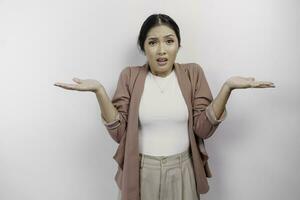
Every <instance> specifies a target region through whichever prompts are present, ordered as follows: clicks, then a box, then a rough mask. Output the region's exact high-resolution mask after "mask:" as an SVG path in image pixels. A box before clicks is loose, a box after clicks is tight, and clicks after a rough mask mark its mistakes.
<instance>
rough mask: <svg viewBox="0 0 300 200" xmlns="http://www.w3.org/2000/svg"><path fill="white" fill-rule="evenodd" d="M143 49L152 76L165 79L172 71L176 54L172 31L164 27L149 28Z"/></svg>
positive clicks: (174, 35) (175, 40) (175, 41)
mask: <svg viewBox="0 0 300 200" xmlns="http://www.w3.org/2000/svg"><path fill="white" fill-rule="evenodd" d="M144 49H145V54H146V56H147V59H148V63H149V65H150V69H151V72H152V73H153V74H154V75H157V76H161V77H165V76H167V75H168V74H169V73H170V72H171V71H172V69H173V64H174V62H175V59H176V55H177V52H178V39H177V37H176V34H175V32H174V31H173V29H171V28H169V27H168V26H166V25H159V26H155V27H153V28H151V29H150V30H149V32H148V34H147V37H146V40H145V42H144Z"/></svg>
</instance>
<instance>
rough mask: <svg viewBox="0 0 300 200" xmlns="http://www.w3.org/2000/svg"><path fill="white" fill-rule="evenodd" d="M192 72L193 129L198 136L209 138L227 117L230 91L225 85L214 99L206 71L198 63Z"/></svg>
mask: <svg viewBox="0 0 300 200" xmlns="http://www.w3.org/2000/svg"><path fill="white" fill-rule="evenodd" d="M192 74H193V80H194V81H193V82H195V83H194V95H193V97H194V98H193V100H192V106H193V123H194V124H193V129H194V133H195V134H196V135H197V136H198V137H200V138H202V139H207V138H209V137H211V136H212V135H213V133H214V132H215V130H216V129H217V127H218V126H219V124H220V123H221V122H222V121H223V120H224V119H225V118H226V115H227V111H226V108H225V104H226V101H227V99H228V97H229V93H228V90H227V87H226V86H224V87H222V89H221V91H220V93H219V95H218V97H217V98H216V99H215V100H214V101H213V96H212V93H211V90H210V88H209V85H208V82H207V80H206V77H205V75H204V72H203V70H202V68H201V67H200V66H199V65H198V64H196V66H195V67H194V71H193V73H192ZM225 99H226V101H225ZM214 109H216V110H214ZM215 111H217V113H215Z"/></svg>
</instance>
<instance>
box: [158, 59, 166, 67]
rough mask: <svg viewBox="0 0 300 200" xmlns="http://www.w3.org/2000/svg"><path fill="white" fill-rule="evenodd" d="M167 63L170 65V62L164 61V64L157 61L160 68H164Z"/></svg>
mask: <svg viewBox="0 0 300 200" xmlns="http://www.w3.org/2000/svg"><path fill="white" fill-rule="evenodd" d="M167 63H168V60H166V61H163V62H159V61H157V64H158V65H159V66H164V65H166V64H167Z"/></svg>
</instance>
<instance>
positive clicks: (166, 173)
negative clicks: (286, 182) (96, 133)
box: [55, 14, 275, 200]
mask: <svg viewBox="0 0 300 200" xmlns="http://www.w3.org/2000/svg"><path fill="white" fill-rule="evenodd" d="M138 45H139V46H140V49H141V51H142V52H143V53H144V54H145V55H146V57H147V62H146V64H144V65H143V66H133V67H126V68H125V69H123V70H122V72H121V74H120V77H119V80H118V85H117V89H116V92H115V94H114V96H113V98H112V101H111V100H110V99H109V97H108V95H107V93H106V91H105V89H104V87H103V86H102V85H101V83H99V82H98V81H96V80H91V79H85V80H83V79H79V78H74V79H73V81H74V82H76V83H77V84H66V83H56V84H55V85H56V86H59V87H62V88H65V89H69V90H77V91H92V92H94V93H95V94H96V97H97V99H98V102H99V106H100V109H101V117H102V121H103V123H104V125H105V127H106V128H107V130H108V132H109V134H110V136H111V137H112V138H113V139H114V140H115V141H116V142H117V143H118V144H119V146H118V149H117V151H116V153H115V155H114V156H113V158H114V159H115V160H116V162H117V163H118V171H117V174H116V176H115V181H116V182H117V185H118V187H119V189H120V190H119V196H118V198H119V199H122V200H139V199H142V200H162V199H163V200H171V199H172V200H198V199H199V198H200V196H199V195H200V194H203V193H206V192H207V191H208V189H209V186H208V182H207V177H211V173H210V170H209V167H208V163H207V159H208V155H207V152H206V150H205V146H204V139H207V138H209V137H210V136H211V135H212V134H213V133H214V131H215V130H216V128H217V127H218V125H219V124H220V123H221V122H222V121H223V120H224V119H225V117H226V109H225V105H226V102H227V100H228V98H229V95H230V93H231V91H232V90H234V89H244V88H268V87H275V86H274V84H273V83H271V82H266V81H255V79H254V78H251V77H249V78H246V77H239V76H235V77H231V78H229V79H228V80H226V82H225V83H224V84H223V86H222V88H221V90H220V92H219V94H218V95H217V97H216V98H215V99H213V97H212V94H211V91H210V89H209V86H208V83H207V81H206V78H205V75H204V72H203V70H202V67H201V66H199V65H198V64H196V63H187V64H179V63H176V62H175V59H176V55H177V52H178V50H179V48H180V31H179V28H178V26H177V24H176V23H175V21H174V20H173V19H171V18H170V17H169V16H167V15H164V14H153V15H151V16H149V17H148V18H147V19H146V20H145V22H144V23H143V25H142V27H141V30H140V34H139V37H138Z"/></svg>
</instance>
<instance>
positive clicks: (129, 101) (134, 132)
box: [101, 63, 227, 200]
mask: <svg viewBox="0 0 300 200" xmlns="http://www.w3.org/2000/svg"><path fill="white" fill-rule="evenodd" d="M174 66H175V68H174V70H175V74H176V76H177V80H178V83H179V86H180V89H181V92H182V95H183V97H184V99H185V102H186V104H187V107H188V112H189V118H188V127H187V128H188V133H189V139H190V148H191V153H192V161H193V168H194V174H195V179H196V186H197V192H198V194H203V193H206V192H208V190H209V185H208V181H207V177H211V172H210V169H209V166H208V162H207V160H208V154H207V152H206V150H205V145H204V140H203V139H207V138H209V137H211V136H212V134H213V133H214V132H215V130H216V128H217V127H218V125H219V124H220V122H222V121H223V120H224V119H225V117H226V115H227V111H226V109H225V110H224V112H223V113H222V116H221V117H220V119H219V120H217V119H216V116H215V114H214V112H213V109H212V106H211V105H212V104H211V102H212V100H213V96H212V94H211V91H210V89H209V86H208V83H207V80H206V78H205V75H204V72H203V69H202V68H201V66H200V65H198V64H196V63H187V64H179V63H174ZM148 72H149V65H148V63H146V64H144V65H143V66H134V67H126V68H125V69H123V70H122V72H121V74H120V77H119V80H118V85H117V89H116V91H115V94H114V96H113V98H112V103H113V105H114V106H115V107H116V109H117V110H118V115H117V119H116V120H115V121H113V122H110V123H107V122H105V120H104V118H103V116H102V115H101V117H102V122H103V123H104V125H105V127H106V129H107V130H108V132H109V134H110V136H111V137H112V138H113V139H114V140H115V141H116V142H117V143H118V144H119V146H118V148H117V151H116V152H115V154H114V156H113V158H114V159H115V160H116V162H117V163H118V171H117V173H116V175H115V181H116V183H117V185H118V187H119V189H120V190H121V196H122V200H140V188H139V187H140V182H139V181H140V180H139V169H140V160H139V149H138V117H139V116H138V110H139V103H140V99H141V95H142V93H143V89H144V83H145V78H146V75H147V73H148Z"/></svg>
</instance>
